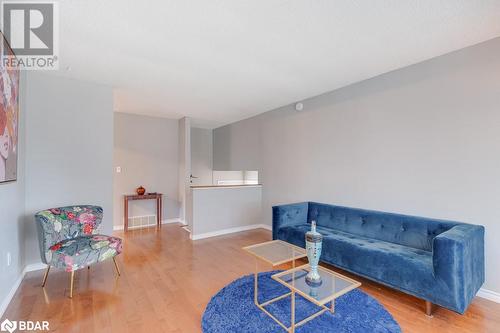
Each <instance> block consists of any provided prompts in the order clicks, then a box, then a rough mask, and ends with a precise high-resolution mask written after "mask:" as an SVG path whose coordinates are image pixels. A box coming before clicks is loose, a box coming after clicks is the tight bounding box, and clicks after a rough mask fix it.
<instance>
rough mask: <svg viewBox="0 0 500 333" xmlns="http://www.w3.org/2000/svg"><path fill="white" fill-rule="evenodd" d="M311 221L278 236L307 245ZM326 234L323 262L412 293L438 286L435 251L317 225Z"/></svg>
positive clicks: (425, 291)
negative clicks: (306, 238) (434, 261)
mask: <svg viewBox="0 0 500 333" xmlns="http://www.w3.org/2000/svg"><path fill="white" fill-rule="evenodd" d="M309 229H310V225H309V224H302V225H295V226H290V227H283V228H280V230H279V231H278V238H279V239H285V240H287V241H288V242H291V243H293V244H295V245H297V246H302V247H305V233H306V232H307V231H308V230H309ZM317 230H318V232H320V233H321V234H322V235H323V249H324V250H323V252H322V254H321V259H320V260H321V261H326V262H329V263H331V264H333V265H336V266H338V267H340V268H344V269H346V270H349V271H353V272H356V273H357V274H361V275H363V276H365V277H368V278H371V279H375V280H378V281H384V284H386V285H389V286H392V287H397V288H398V289H401V290H405V291H407V292H408V291H409V292H410V293H413V292H412V291H414V290H420V289H422V288H423V289H424V290H422V294H427V293H431V291H432V290H434V288H435V287H436V285H435V284H436V280H435V279H434V276H433V265H432V252H429V251H425V250H420V249H415V248H411V247H408V246H403V245H400V244H395V243H390V242H384V241H380V240H376V239H370V238H367V237H362V236H358V235H354V234H351V233H346V232H343V231H339V230H334V229H330V228H325V227H321V226H319V227H317Z"/></svg>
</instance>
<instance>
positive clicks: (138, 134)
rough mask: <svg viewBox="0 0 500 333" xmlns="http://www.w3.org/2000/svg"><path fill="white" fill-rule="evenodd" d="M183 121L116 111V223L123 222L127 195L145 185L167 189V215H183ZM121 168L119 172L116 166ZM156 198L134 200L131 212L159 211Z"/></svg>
mask: <svg viewBox="0 0 500 333" xmlns="http://www.w3.org/2000/svg"><path fill="white" fill-rule="evenodd" d="M178 129H179V121H178V120H174V119H166V118H157V117H148V116H141V115H132V114H126V113H117V112H115V114H114V161H113V163H114V167H115V172H114V185H113V197H114V200H113V201H114V202H113V205H114V225H115V226H123V221H124V220H123V195H124V194H134V193H135V189H136V188H137V187H139V186H141V185H142V186H144V187H145V188H146V191H148V192H160V193H163V195H164V196H163V219H172V218H178V217H179V209H180V204H179V198H178V177H179V130H178ZM117 166H119V167H121V172H120V173H117V172H116V167H117ZM155 214H156V208H155V201H154V200H144V201H142V200H141V201H131V202H130V204H129V216H131V217H132V216H144V215H155Z"/></svg>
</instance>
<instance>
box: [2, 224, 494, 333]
mask: <svg viewBox="0 0 500 333" xmlns="http://www.w3.org/2000/svg"><path fill="white" fill-rule="evenodd" d="M117 236H119V237H122V238H123V239H124V253H123V254H121V255H120V256H119V257H118V258H117V262H118V264H119V265H120V269H121V272H122V275H121V276H120V277H117V276H116V274H115V271H114V267H113V261H111V260H108V261H107V262H103V263H100V264H97V265H94V266H92V267H91V269H90V270H87V269H83V270H80V271H78V272H77V274H76V275H75V291H74V296H73V299H69V298H68V297H67V295H68V292H69V288H68V287H69V280H68V279H69V276H68V273H66V272H63V271H57V270H55V269H53V270H51V272H50V274H49V278H48V281H47V286H46V288H45V289H44V288H41V282H42V278H43V273H44V272H43V271H36V272H30V273H28V274H27V275H26V277H25V278H24V280H23V281H22V283H21V285H20V287H19V289H18V291H17V292H16V294H15V296H14V298H13V300H12V302H11V304H10V305H9V307H8V309H7V311H6V312H5V314H4V317H3V318H2V319H1V320H3V319H4V318H9V319H11V320H49V322H50V328H51V331H58V332H85V333H90V332H117V333H122V332H130V333H138V332H145V333H155V332H169V333H170V332H171V333H177V332H199V331H200V326H201V316H202V314H203V311H204V309H205V307H206V305H207V303H208V301H209V300H210V297H211V296H212V295H214V294H215V293H216V292H217V291H218V290H219V289H221V288H222V287H224V285H226V284H227V283H229V282H231V281H233V280H234V279H237V278H239V277H241V276H242V275H246V274H251V273H252V272H253V269H254V261H253V259H252V258H250V257H249V256H248V255H247V254H246V253H245V252H244V251H242V250H241V248H242V247H243V246H248V245H251V244H254V243H258V242H263V241H266V240H270V239H271V233H270V232H269V231H266V230H263V229H259V230H253V231H246V232H241V233H237V234H232V235H225V236H220V237H214V238H210V239H203V240H199V241H194V242H192V241H191V240H190V239H189V235H188V233H187V232H186V231H185V230H184V229H182V228H181V227H180V225H176V224H169V225H164V226H163V227H162V229H161V230H160V231H158V232H157V231H156V230H155V229H143V230H134V231H130V232H128V233H126V234H124V233H123V232H120V233H117ZM325 266H327V267H329V268H332V267H331V266H328V265H325ZM281 268H283V269H285V268H288V266H287V265H283V266H281ZM261 269H262V270H266V269H271V267H267V268H266V265H265V264H263V263H262V264H261ZM332 269H334V270H336V271H339V272H341V273H343V274H345V275H347V276H349V277H352V278H354V279H357V280H358V281H361V282H362V284H363V285H362V286H361V288H362V289H363V290H364V291H365V292H367V293H368V294H370V295H372V296H373V297H375V298H376V299H377V300H378V301H379V302H380V303H382V304H383V305H384V306H385V307H386V309H387V310H388V311H389V312H390V313H391V314H392V315H393V316H394V318H395V319H396V320H397V321H398V323H399V324H400V325H401V327H402V329H403V331H404V332H410V333H411V332H436V333H447V332H453V333H465V332H499V331H500V330H499V327H500V304H497V303H494V302H491V301H487V300H485V299H481V298H477V297H476V298H475V299H474V301H473V302H472V304H471V306H470V307H469V309H468V310H467V312H466V313H465V314H464V315H458V314H456V313H454V312H452V311H449V310H446V309H443V308H436V309H435V310H434V316H433V317H432V318H429V317H427V316H426V315H425V314H424V302H423V301H422V300H419V299H416V298H415V297H412V296H409V295H406V294H403V293H401V292H398V291H395V290H392V289H390V288H387V287H384V286H382V285H379V284H377V283H374V282H371V281H368V280H366V279H363V278H360V277H357V276H355V275H353V274H349V273H346V272H343V271H341V270H339V269H335V268H332Z"/></svg>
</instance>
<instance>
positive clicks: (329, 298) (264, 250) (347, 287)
mask: <svg viewBox="0 0 500 333" xmlns="http://www.w3.org/2000/svg"><path fill="white" fill-rule="evenodd" d="M243 250H245V251H247V252H248V253H250V254H251V255H252V256H253V257H254V258H255V272H254V303H255V305H256V306H257V307H258V308H259V309H260V310H262V311H263V312H264V313H266V314H267V315H268V316H269V317H271V318H272V319H273V320H274V321H275V322H276V323H278V324H279V325H280V326H281V327H283V329H285V330H286V331H287V332H291V333H294V332H295V328H296V327H298V326H301V325H304V324H305V323H307V322H308V321H310V320H312V319H314V318H316V317H318V316H319V315H321V314H323V313H324V312H326V311H330V312H331V313H334V311H335V299H336V298H338V297H340V296H342V295H344V294H346V293H348V292H349V291H351V290H353V289H355V288H358V287H359V286H361V283H360V282H358V281H355V280H353V279H350V278H348V277H346V276H343V275H341V274H339V273H336V272H334V271H331V270H329V269H327V268H324V267H321V266H318V270H319V272H320V275H321V276H322V278H324V279H325V281H328V282H330V283H329V285H330V287H331V290H330V289H328V290H326V291H325V290H322V292H323V294H324V295H323V296H324V297H321V298H320V299H317V298H315V297H312V296H311V295H308V294H307V293H306V292H304V290H301V288H300V286H299V285H296V281H299V279H302V276H303V275H304V274H305V273H307V272H308V271H310V268H311V267H310V266H309V264H305V265H302V266H299V267H295V260H296V259H300V258H304V257H306V256H307V254H306V251H305V250H304V249H303V248H301V247H298V246H295V245H292V244H289V243H287V242H284V241H281V240H274V241H269V242H265V243H260V244H255V245H251V246H246V247H244V248H243ZM259 260H262V261H264V262H267V263H268V264H270V265H271V266H272V267H273V268H274V267H276V266H279V265H282V264H285V263H288V262H292V268H291V269H289V270H287V271H284V272H280V273H276V274H274V275H272V276H271V278H272V279H273V280H275V281H277V282H279V283H281V284H282V285H284V286H286V287H287V288H288V289H289V290H290V292H288V293H286V294H283V295H280V296H277V297H275V298H273V299H270V300H268V301H265V302H263V303H259V300H258V290H259V282H258V270H259ZM296 273H300V274H301V276H300V277H299V278H298V279H296V278H295V274H296ZM290 275H291V276H292V281H291V282H288V281H285V280H284V279H283V278H284V277H286V276H290ZM339 282H340V284H344V286H341V288H340V289H338V290H337V288H336V284H339ZM326 284H327V283H325V285H326ZM337 287H338V286H337ZM323 289H325V288H323ZM295 294H299V295H300V296H302V297H304V298H305V299H306V300H308V301H310V302H311V303H313V304H315V305H317V306H319V307H321V310H319V311H317V312H315V313H313V314H312V315H310V316H309V317H307V318H305V319H303V320H301V321H300V322H298V323H295ZM288 296H291V320H290V327H287V326H286V325H285V324H283V323H282V322H280V321H279V320H278V318H276V317H275V316H274V315H272V314H271V313H270V312H269V311H267V310H266V309H265V308H264V307H265V306H267V305H269V304H271V303H273V302H276V301H279V300H280V299H283V298H285V297H288ZM328 302H331V305H330V307H327V306H326V305H325V304H327V303H328Z"/></svg>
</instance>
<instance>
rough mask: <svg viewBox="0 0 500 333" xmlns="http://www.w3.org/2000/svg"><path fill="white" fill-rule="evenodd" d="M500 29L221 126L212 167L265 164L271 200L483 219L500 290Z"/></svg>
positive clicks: (489, 277) (491, 282) (492, 277)
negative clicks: (298, 104)
mask: <svg viewBox="0 0 500 333" xmlns="http://www.w3.org/2000/svg"><path fill="white" fill-rule="evenodd" d="M499 73H500V38H497V39H494V40H491V41H489V42H486V43H483V44H480V45H477V46H474V47H470V48H467V49H464V50H461V51H458V52H454V53H451V54H448V55H445V56H441V57H438V58H435V59H433V60H429V61H426V62H423V63H421V64H417V65H413V66H410V67H407V68H404V69H401V70H398V71H394V72H391V73H388V74H385V75H381V76H379V77H376V78H373V79H370V80H367V81H364V82H361V83H358V84H354V85H352V86H349V87H346V88H343V89H340V90H337V91H334V92H331V93H328V94H324V95H321V96H318V97H315V98H312V99H309V100H306V101H304V105H305V109H304V111H302V112H296V111H295V110H294V108H293V106H285V107H283V108H279V109H276V110H274V111H271V112H268V113H265V114H262V115H260V116H257V117H254V118H251V119H248V120H244V121H241V122H238V123H235V124H232V125H228V126H225V127H222V128H218V129H216V130H215V131H214V168H215V169H218V170H248V169H257V170H259V178H260V182H261V183H262V184H263V212H264V221H265V222H266V223H268V224H270V223H271V206H272V205H276V204H281V203H290V202H297V201H305V200H313V201H320V202H326V203H335V204H340V205H347V206H352V207H362V208H368V209H376V210H381V211H388V212H400V213H406V214H412V215H418V216H427V217H435V218H444V219H451V220H458V221H463V222H469V223H475V224H482V225H484V226H485V227H486V283H485V285H484V288H486V289H490V290H493V291H496V292H500V265H499V264H498V258H500V245H499V243H498V239H499V238H500V210H499V209H498V203H499V202H500V79H499Z"/></svg>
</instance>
